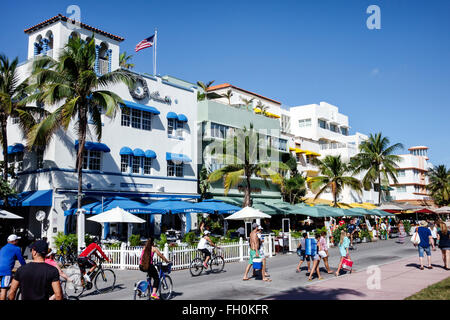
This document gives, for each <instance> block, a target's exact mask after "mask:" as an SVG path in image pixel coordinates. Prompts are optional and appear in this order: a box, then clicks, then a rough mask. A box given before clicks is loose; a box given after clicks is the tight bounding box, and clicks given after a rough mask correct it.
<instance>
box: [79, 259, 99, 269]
mask: <svg viewBox="0 0 450 320" xmlns="http://www.w3.org/2000/svg"><path fill="white" fill-rule="evenodd" d="M77 262H78V265H79V266H80V270H81V272H83V273H84V272H85V271H86V269H90V268H92V267H93V266H94V265H95V264H96V263H95V262H94V261H92V260H91V259H89V258H88V257H79V258H78V260H77Z"/></svg>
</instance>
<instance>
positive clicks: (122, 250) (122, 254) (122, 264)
mask: <svg viewBox="0 0 450 320" xmlns="http://www.w3.org/2000/svg"><path fill="white" fill-rule="evenodd" d="M126 248H127V246H126V244H125V242H122V244H121V245H120V262H119V264H120V269H122V270H125V250H126Z"/></svg>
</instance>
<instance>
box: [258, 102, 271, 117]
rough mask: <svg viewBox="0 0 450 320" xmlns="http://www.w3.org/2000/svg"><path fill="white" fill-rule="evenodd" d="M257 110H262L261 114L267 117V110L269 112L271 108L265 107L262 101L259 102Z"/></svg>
mask: <svg viewBox="0 0 450 320" xmlns="http://www.w3.org/2000/svg"><path fill="white" fill-rule="evenodd" d="M255 108H258V109H260V110H261V114H262V115H263V116H265V115H267V110H269V107H267V106H265V105H264V104H263V103H262V102H261V100H259V101H258V103H257V105H256V107H255Z"/></svg>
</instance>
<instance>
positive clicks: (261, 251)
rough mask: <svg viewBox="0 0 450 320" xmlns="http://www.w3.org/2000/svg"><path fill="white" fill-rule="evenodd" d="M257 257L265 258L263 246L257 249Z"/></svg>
mask: <svg viewBox="0 0 450 320" xmlns="http://www.w3.org/2000/svg"><path fill="white" fill-rule="evenodd" d="M258 253H259V257H260V258H261V259H264V258H265V256H264V249H263V248H261V249H259V252H258Z"/></svg>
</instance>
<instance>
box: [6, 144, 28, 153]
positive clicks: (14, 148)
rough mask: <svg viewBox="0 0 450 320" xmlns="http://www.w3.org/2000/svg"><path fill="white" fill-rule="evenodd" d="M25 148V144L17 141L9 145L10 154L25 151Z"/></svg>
mask: <svg viewBox="0 0 450 320" xmlns="http://www.w3.org/2000/svg"><path fill="white" fill-rule="evenodd" d="M24 149H25V147H24V146H23V144H21V143H16V144H15V145H13V146H8V154H14V153H19V152H23V150H24Z"/></svg>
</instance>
